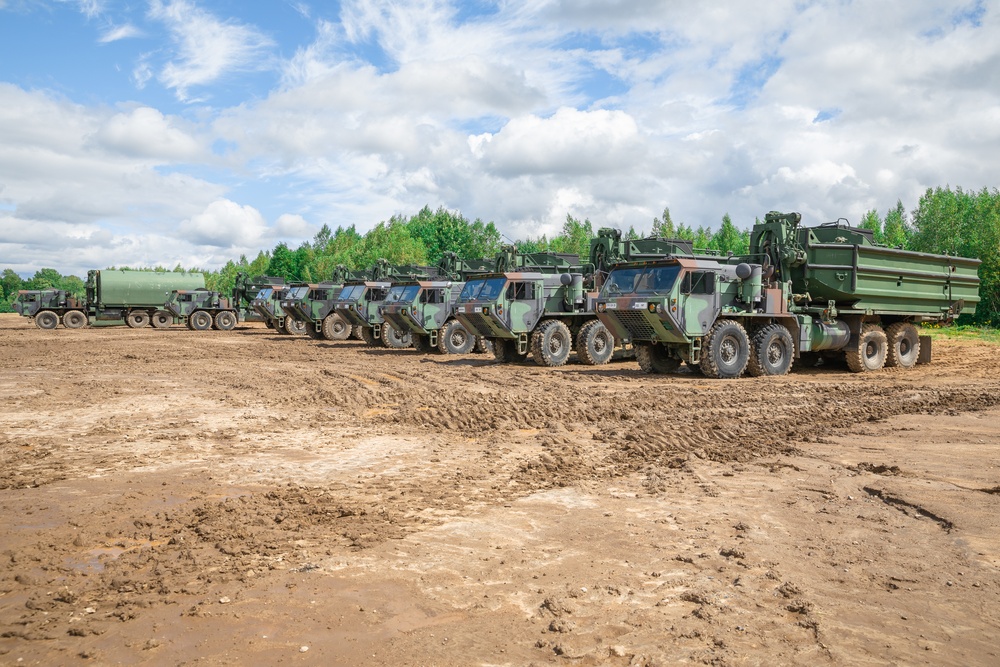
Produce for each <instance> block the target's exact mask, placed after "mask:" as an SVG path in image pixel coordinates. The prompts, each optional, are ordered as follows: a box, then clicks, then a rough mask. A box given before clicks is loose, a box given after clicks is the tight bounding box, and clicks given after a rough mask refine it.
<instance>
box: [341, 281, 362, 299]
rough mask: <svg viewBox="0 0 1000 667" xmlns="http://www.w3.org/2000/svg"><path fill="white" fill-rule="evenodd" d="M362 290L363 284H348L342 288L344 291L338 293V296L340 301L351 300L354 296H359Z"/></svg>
mask: <svg viewBox="0 0 1000 667" xmlns="http://www.w3.org/2000/svg"><path fill="white" fill-rule="evenodd" d="M364 291H365V286H364V285H348V286H347V287H345V288H344V291H342V292H341V293H340V296H339V297H338V298H339V299H340V300H341V301H353V300H354V299H355V298H356V297H358V296H361V293H362V292H364Z"/></svg>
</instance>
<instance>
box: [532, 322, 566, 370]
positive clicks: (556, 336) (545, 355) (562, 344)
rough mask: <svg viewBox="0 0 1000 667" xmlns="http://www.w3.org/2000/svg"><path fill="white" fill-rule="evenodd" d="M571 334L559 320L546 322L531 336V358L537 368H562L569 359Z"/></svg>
mask: <svg viewBox="0 0 1000 667" xmlns="http://www.w3.org/2000/svg"><path fill="white" fill-rule="evenodd" d="M572 341H573V334H571V333H570V331H569V327H567V326H566V325H565V324H563V323H562V322H561V321H560V320H546V321H545V322H542V323H541V324H539V325H538V328H537V329H535V333H533V334H531V356H532V357H533V358H534V360H535V363H536V364H538V365H539V366H562V365H564V364H565V363H566V360H567V359H569V352H570V348H571V347H572V345H573V343H572Z"/></svg>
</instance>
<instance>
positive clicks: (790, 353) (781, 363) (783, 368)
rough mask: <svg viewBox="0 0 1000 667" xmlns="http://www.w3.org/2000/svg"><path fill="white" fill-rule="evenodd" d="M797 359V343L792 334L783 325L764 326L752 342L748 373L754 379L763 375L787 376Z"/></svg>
mask: <svg viewBox="0 0 1000 667" xmlns="http://www.w3.org/2000/svg"><path fill="white" fill-rule="evenodd" d="M794 359H795V343H794V342H793V341H792V334H790V333H789V332H788V329H787V328H786V327H785V326H784V325H781V324H778V323H773V324H768V325H765V326H762V327H761V328H760V329H758V330H757V331H756V332H755V333H754V335H753V340H751V341H750V361H749V362H748V363H747V373H749V374H750V375H752V376H754V377H761V376H762V375H785V374H786V373H788V371H789V369H790V368H791V367H792V361H793V360H794Z"/></svg>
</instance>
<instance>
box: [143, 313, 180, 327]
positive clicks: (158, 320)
mask: <svg viewBox="0 0 1000 667" xmlns="http://www.w3.org/2000/svg"><path fill="white" fill-rule="evenodd" d="M149 323H150V324H152V325H153V328H154V329H166V328H168V327H169V326H170V325H171V324H173V323H174V316H173V315H171V314H170V313H168V312H167V311H165V310H158V311H156V312H155V313H153V316H152V317H150V318H149Z"/></svg>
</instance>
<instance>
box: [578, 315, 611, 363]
mask: <svg viewBox="0 0 1000 667" xmlns="http://www.w3.org/2000/svg"><path fill="white" fill-rule="evenodd" d="M614 351H615V337H614V336H613V335H611V332H610V331H608V328H607V327H606V326H604V323H603V322H601V321H600V320H591V321H590V322H587V323H586V324H584V325H583V326H582V327H580V331H579V333H577V334H576V358H577V359H579V360H580V361H581V362H583V363H585V364H587V365H589V366H600V365H602V364H606V363H608V362H609V361H611V355H612V354H614Z"/></svg>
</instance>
